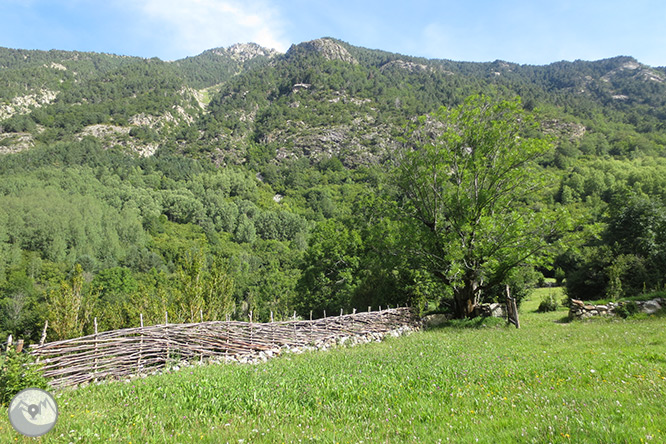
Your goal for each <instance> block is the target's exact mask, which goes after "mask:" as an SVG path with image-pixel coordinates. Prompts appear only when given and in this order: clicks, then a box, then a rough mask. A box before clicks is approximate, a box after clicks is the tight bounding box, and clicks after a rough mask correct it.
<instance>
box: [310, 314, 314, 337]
mask: <svg viewBox="0 0 666 444" xmlns="http://www.w3.org/2000/svg"><path fill="white" fill-rule="evenodd" d="M313 333H314V322H312V310H310V337H312V335H313Z"/></svg>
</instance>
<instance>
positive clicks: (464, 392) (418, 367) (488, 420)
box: [0, 289, 666, 443]
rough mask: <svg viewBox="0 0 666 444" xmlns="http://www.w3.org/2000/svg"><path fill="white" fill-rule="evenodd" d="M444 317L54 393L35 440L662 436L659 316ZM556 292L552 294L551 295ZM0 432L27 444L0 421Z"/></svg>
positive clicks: (664, 384)
mask: <svg viewBox="0 0 666 444" xmlns="http://www.w3.org/2000/svg"><path fill="white" fill-rule="evenodd" d="M548 291H555V292H558V291H559V289H554V290H551V289H542V290H539V291H538V292H536V293H535V294H534V295H533V296H532V298H531V299H530V300H529V301H527V302H525V303H524V304H523V306H522V308H521V327H522V328H521V329H520V330H516V329H515V328H514V327H504V326H501V327H493V328H488V327H481V328H461V327H460V326H458V327H455V326H448V327H443V328H440V329H437V330H431V331H426V332H420V333H415V334H412V335H410V336H408V337H403V338H397V339H390V340H386V341H385V342H382V343H377V344H371V345H364V346H358V347H355V348H345V349H336V350H332V351H328V352H317V353H311V354H303V355H289V356H287V355H285V356H282V357H280V358H277V359H274V360H272V361H269V362H267V363H265V364H260V365H253V366H249V365H244V366H243V365H222V366H208V367H197V368H195V369H187V370H186V371H180V372H176V373H171V374H167V375H162V376H159V377H151V378H146V379H140V380H134V381H133V382H132V383H114V384H108V385H102V386H94V387H87V388H83V389H79V390H76V391H69V392H64V393H62V394H60V395H59V397H58V398H57V401H58V406H59V409H60V418H59V421H58V424H57V425H56V427H55V428H54V430H53V431H51V432H50V433H49V434H48V435H46V436H45V437H44V438H43V439H42V441H43V442H56V443H60V442H62V443H69V442H113V443H130V442H131V443H162V442H169V443H170V442H182V443H187V442H202V443H224V442H231V443H250V442H259V443H277V442H304V443H305V442H321V443H334V442H341V443H356V442H359V443H360V442H364V443H376V442H395V443H403V442H404V443H410V442H425V443H430V442H432V443H435V442H457V443H469V442H477V441H478V442H482V443H504V442H506V443H515V442H534V443H547V442H554V443H562V442H566V443H568V442H572V443H624V442H627V443H640V442H654V443H662V442H666V318H663V317H661V318H659V317H649V318H644V319H639V320H635V319H633V320H632V319H629V320H612V321H611V320H597V321H594V322H572V323H566V322H560V321H561V320H562V318H564V317H565V315H566V311H564V309H561V310H560V311H557V312H551V313H543V314H542V313H535V312H534V310H535V309H536V307H537V306H538V305H539V301H540V298H541V296H542V295H543V294H544V293H547V292H548ZM557 296H558V300H559V299H560V296H559V293H557ZM0 437H2V438H1V439H2V442H32V441H33V439H29V438H24V437H22V436H20V435H18V434H17V433H15V432H14V430H13V429H12V428H11V425H10V424H9V422H8V420H7V415H6V413H5V414H3V415H2V417H1V418H0Z"/></svg>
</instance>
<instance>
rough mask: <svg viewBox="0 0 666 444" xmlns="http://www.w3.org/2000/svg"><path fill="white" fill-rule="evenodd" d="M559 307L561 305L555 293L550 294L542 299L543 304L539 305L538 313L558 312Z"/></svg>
mask: <svg viewBox="0 0 666 444" xmlns="http://www.w3.org/2000/svg"><path fill="white" fill-rule="evenodd" d="M558 305H559V304H558V302H557V299H556V298H555V295H554V294H553V293H548V294H547V295H546V296H544V297H543V298H542V299H541V302H540V303H539V308H537V312H539V313H547V312H549V311H557V307H558Z"/></svg>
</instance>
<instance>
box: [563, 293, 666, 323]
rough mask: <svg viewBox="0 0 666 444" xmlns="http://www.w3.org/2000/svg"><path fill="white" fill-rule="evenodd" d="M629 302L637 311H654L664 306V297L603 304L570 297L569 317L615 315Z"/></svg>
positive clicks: (665, 300)
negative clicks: (592, 303) (634, 305)
mask: <svg viewBox="0 0 666 444" xmlns="http://www.w3.org/2000/svg"><path fill="white" fill-rule="evenodd" d="M630 303H634V304H636V306H637V308H638V311H639V312H642V313H647V314H653V313H656V312H658V311H659V310H661V309H662V308H664V307H666V299H664V298H656V299H652V300H649V301H635V302H617V303H615V302H609V303H608V304H605V305H590V304H586V303H585V302H583V301H579V300H578V299H572V300H571V306H570V307H569V317H570V318H571V319H586V318H590V317H592V316H617V312H618V308H620V307H623V306H625V305H627V304H630Z"/></svg>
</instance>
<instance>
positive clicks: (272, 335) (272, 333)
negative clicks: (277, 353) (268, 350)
mask: <svg viewBox="0 0 666 444" xmlns="http://www.w3.org/2000/svg"><path fill="white" fill-rule="evenodd" d="M271 346H272V347H275V326H274V325H273V310H271Z"/></svg>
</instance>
